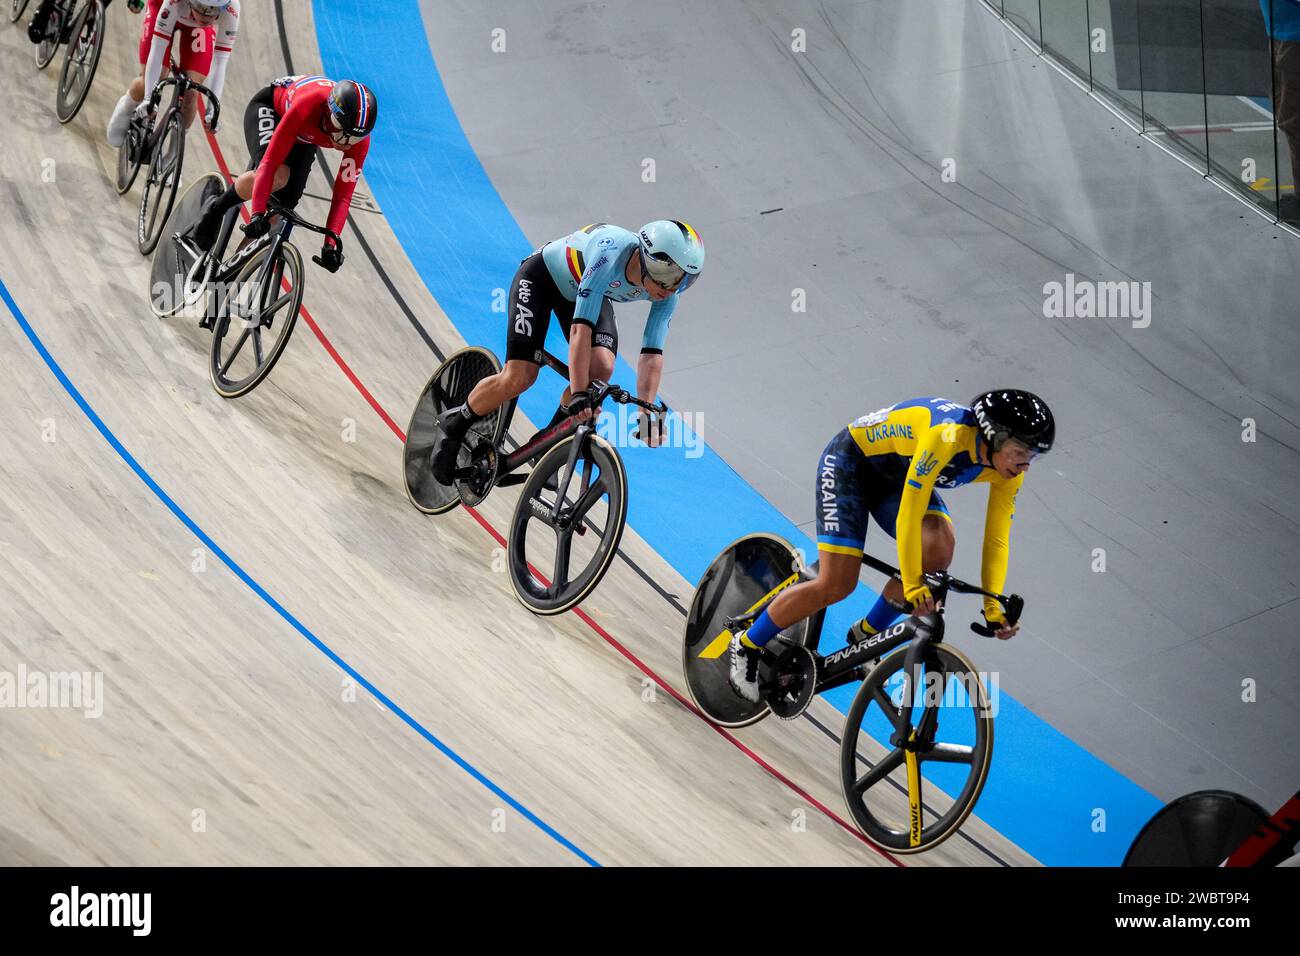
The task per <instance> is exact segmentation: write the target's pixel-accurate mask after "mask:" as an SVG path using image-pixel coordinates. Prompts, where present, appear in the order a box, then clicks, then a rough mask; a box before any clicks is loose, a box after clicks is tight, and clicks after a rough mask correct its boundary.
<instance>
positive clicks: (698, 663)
mask: <svg viewBox="0 0 1300 956" xmlns="http://www.w3.org/2000/svg"><path fill="white" fill-rule="evenodd" d="M806 578H807V572H806V571H805V570H804V567H803V562H802V560H801V558H800V555H799V552H798V551H796V550H795V548H794V546H793V545H791V544H790V542H789V541H786V540H785V539H784V538H782V537H780V536H779V535H775V534H766V533H762V534H749V535H745V537H743V538H740V539H739V540H737V541H733V542H732V543H731V544H729V545H728V546H727V547H726V548H724V549H723V550H722V552H721V553H720V554H719V555H718V556H717V557H716V558H714V559H713V563H711V564H710V565H709V567H708V568H707V569H706V570H705V572H704V576H703V577H701V578H700V582H699V584H697V585H696V586H695V595H694V597H693V598H692V599H691V607H690V610H689V612H688V613H687V615H686V629H685V634H684V639H683V643H682V672H683V675H684V676H685V680H686V688H687V690H688V691H689V692H690V695H691V700H693V701H694V702H695V706H696V707H698V708H699V709H700V710H701V712H703V714H704V715H705V716H706V717H708V718H709V720H711V721H713V722H714V723H715V724H718V725H719V726H721V727H747V726H749V725H750V724H753V723H757V722H758V721H760V720H762V719H763V718H764V717H766V716H767V715H768V714H769V713H770V712H771V710H770V708H769V706H768V704H767V702H766V701H765V700H760V701H759V702H758V703H750V702H749V701H747V700H745V699H744V698H743V697H740V696H739V695H738V694H737V693H736V692H735V691H734V690H732V689H731V683H730V679H729V675H730V670H731V657H730V653H729V650H730V645H731V638H732V632H731V631H729V630H728V629H727V626H726V622H727V621H728V619H730V618H736V617H741V616H748V617H753V616H755V615H757V614H758V612H759V611H760V610H761V609H762V608H763V607H764V606H766V605H767V603H768V602H769V601H770V600H771V599H772V598H773V597H775V596H776V595H777V594H779V593H780V592H781V591H783V590H785V589H786V588H787V587H790V586H791V585H793V584H797V583H798V582H799V581H801V580H805V579H806ZM810 626H811V621H809V620H804V621H800V622H799V623H798V624H796V625H794V626H793V627H790V628H787V629H786V630H785V631H783V632H782V638H783V639H784V640H786V641H789V642H792V643H798V644H803V645H806V644H808V642H809V640H808V631H809V627H810Z"/></svg>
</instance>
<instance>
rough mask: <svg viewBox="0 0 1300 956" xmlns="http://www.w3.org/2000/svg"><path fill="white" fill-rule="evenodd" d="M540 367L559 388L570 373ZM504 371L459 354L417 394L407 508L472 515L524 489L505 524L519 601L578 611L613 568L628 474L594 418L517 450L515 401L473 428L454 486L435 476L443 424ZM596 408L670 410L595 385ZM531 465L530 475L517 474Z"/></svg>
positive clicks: (538, 608) (472, 352) (559, 365)
mask: <svg viewBox="0 0 1300 956" xmlns="http://www.w3.org/2000/svg"><path fill="white" fill-rule="evenodd" d="M543 361H544V362H545V364H546V365H547V366H549V367H550V368H552V369H554V370H555V371H556V372H558V373H559V374H560V375H562V376H563V377H564V378H565V380H566V381H567V380H568V377H569V370H568V367H567V366H566V365H565V364H564V363H563V362H561V361H560V360H559V359H557V358H556V357H555V356H553V355H551V354H549V353H546V352H544V353H543ZM500 370H501V364H500V362H498V361H497V358H496V356H495V355H493V354H492V353H491V352H489V351H488V350H487V349H483V348H478V347H471V348H466V349H462V350H461V351H459V352H457V353H456V354H455V355H452V356H451V357H450V358H448V359H447V361H445V362H444V363H443V364H442V365H441V366H439V368H438V370H437V371H435V372H434V373H433V375H432V377H430V379H429V381H428V384H426V385H425V387H424V390H423V391H422V392H421V393H420V397H419V400H418V401H417V402H416V405H415V411H414V412H413V413H412V415H411V422H410V425H409V426H408V428H407V431H406V444H405V445H404V447H403V452H402V470H403V475H404V478H405V482H406V493H407V496H408V497H409V498H410V499H411V503H412V504H413V505H415V507H416V508H418V509H419V510H420V511H423V512H424V513H425V514H431V515H436V514H443V513H444V512H447V511H451V510H452V509H453V508H455V507H456V506H457V505H460V504H465V505H469V506H470V507H473V506H475V505H478V504H479V503H480V502H482V501H483V499H484V498H486V497H487V496H488V494H489V492H491V490H492V489H493V488H494V487H497V486H499V485H516V484H522V485H523V490H522V491H521V492H520V495H519V501H518V503H517V504H516V505H515V510H514V516H513V518H512V519H511V522H510V534H509V538H508V546H507V566H508V569H509V572H510V582H511V585H512V586H513V587H514V591H515V594H516V596H517V597H518V598H519V600H520V601H521V602H522V603H523V604H524V606H525V607H527V608H529V610H531V611H533V612H534V613H536V614H544V615H549V614H560V613H562V612H564V611H567V610H569V609H570V608H572V607H576V606H577V605H578V604H579V603H581V602H582V601H583V600H584V599H585V598H586V597H587V596H588V595H589V594H591V592H592V591H594V590H595V589H596V586H597V585H598V584H599V583H600V580H601V578H602V577H604V575H605V572H606V571H607V570H608V569H609V565H610V563H611V562H612V561H613V560H614V555H615V554H616V553H617V552H618V543H619V540H620V539H621V538H622V535H623V528H624V526H625V525H626V523H627V472H626V471H625V470H624V468H623V459H622V457H621V456H620V455H619V453H618V449H616V448H615V447H614V446H613V445H611V444H610V443H609V442H607V441H606V440H605V439H604V438H602V437H601V436H600V435H598V434H597V432H596V420H595V419H593V420H591V421H586V422H579V421H578V420H577V418H575V417H572V416H571V417H569V418H566V419H564V420H563V421H561V422H559V423H558V424H556V425H554V426H552V427H550V428H546V429H543V430H542V431H540V432H538V433H537V434H536V435H534V436H533V437H532V438H531V439H530V440H529V441H528V442H526V443H525V444H523V445H521V446H520V447H519V448H517V449H515V450H514V451H508V450H507V449H506V448H505V446H504V442H503V436H505V434H506V432H507V429H508V428H509V424H510V418H511V416H512V415H513V413H514V407H515V403H514V402H510V403H508V405H507V406H502V407H501V408H498V409H497V410H496V411H495V412H493V413H492V414H490V415H487V416H486V417H484V418H483V419H482V420H480V421H478V422H476V423H475V424H474V425H473V426H472V427H471V429H470V432H469V434H468V435H467V436H466V439H465V443H464V444H463V445H462V446H461V450H460V456H459V460H458V468H457V470H456V473H455V482H454V484H453V485H451V486H447V485H442V484H439V482H438V481H437V479H435V478H434V477H433V471H432V454H433V450H434V448H436V447H437V444H438V442H439V441H440V440H441V438H442V434H443V433H442V416H443V414H444V413H445V412H447V411H448V410H449V409H453V408H456V407H457V406H459V405H461V404H462V403H463V402H464V401H465V399H466V397H468V395H469V393H470V391H471V390H472V389H473V388H474V386H475V385H476V384H477V383H478V382H479V380H480V379H483V378H486V377H488V376H489V375H494V374H496V373H497V372H499V371H500ZM592 394H593V396H594V401H593V407H598V406H599V405H600V403H601V402H603V401H605V400H609V401H612V402H617V403H619V404H624V405H636V406H639V407H640V408H643V409H645V410H647V411H649V412H651V413H652V414H653V415H655V416H664V415H666V414H667V412H668V407H667V406H666V405H664V404H663V403H662V402H660V403H658V404H651V403H649V402H644V401H642V400H641V399H639V398H637V397H636V396H635V395H633V394H632V393H630V392H628V391H627V390H626V389H623V388H619V387H618V386H617V385H611V384H609V383H607V382H593V383H592ZM530 461H536V465H534V467H533V469H532V471H530V472H527V473H522V472H521V469H522V468H523V467H524V466H525V465H527V464H528V463H529V462H530Z"/></svg>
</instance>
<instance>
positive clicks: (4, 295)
mask: <svg viewBox="0 0 1300 956" xmlns="http://www.w3.org/2000/svg"><path fill="white" fill-rule="evenodd" d="M0 299H3V300H4V303H5V305H7V306H8V307H9V311H10V313H12V314H13V317H14V319H15V320H17V322H18V326H19V328H21V329H22V330H23V333H24V334H25V335H26V336H27V338H28V340H29V341H30V342H31V343H32V346H33V347H34V348H35V349H36V351H37V352H38V353H39V354H40V356H41V358H42V359H43V360H44V361H45V364H46V366H47V367H48V368H49V370H50V371H51V372H52V373H54V377H55V378H56V379H58V380H59V384H60V385H62V386H63V388H64V390H65V391H66V392H67V393H68V394H69V395H70V396H72V400H73V401H74V402H76V403H77V405H78V407H79V408H80V409H81V410H82V411H83V412H84V413H85V415H86V417H87V418H88V419H90V423H91V424H92V425H94V426H95V428H96V429H97V430H98V431H99V433H100V435H102V436H103V437H104V440H105V441H106V442H108V443H109V445H111V446H112V448H113V450H114V451H115V452H117V454H118V456H119V457H121V459H122V460H123V461H124V462H126V463H127V464H128V465H129V466H130V467H131V470H132V471H134V472H135V473H136V475H137V476H138V477H139V478H140V480H141V481H143V482H144V483H145V485H147V486H148V488H149V490H150V491H152V492H153V493H154V495H155V496H157V498H158V500H159V501H161V502H162V503H163V504H164V505H166V506H167V510H168V511H170V512H171V513H172V514H173V515H175V516H176V518H177V520H179V521H180V523H181V524H183V525H185V527H187V528H189V529H190V531H191V532H193V534H194V536H195V537H197V538H198V539H199V540H200V541H202V542H203V544H204V546H205V547H206V548H208V550H210V551H211V552H212V553H213V554H215V555H216V556H217V557H218V558H220V559H221V563H222V564H224V565H225V566H226V567H228V568H229V569H230V570H231V571H233V572H234V574H235V576H236V577H237V578H239V580H241V581H243V582H244V584H246V585H248V587H249V589H250V590H252V592H253V593H254V594H256V595H257V596H258V597H260V598H261V599H262V600H263V601H265V602H266V603H267V604H268V605H270V607H271V609H272V610H273V611H275V613H276V614H279V615H280V616H281V617H282V618H284V619H285V620H286V621H287V622H288V623H289V624H290V626H292V627H293V629H294V630H295V631H297V632H298V633H299V634H301V635H302V636H303V637H305V638H306V639H307V640H308V641H310V642H311V644H312V645H313V646H314V647H315V648H316V649H317V650H318V651H320V652H321V653H322V654H324V655H325V656H326V657H328V658H329V659H330V660H331V661H333V662H334V663H335V664H336V665H338V667H339V668H340V669H341V670H342V671H343V672H344V673H345V674H347V675H348V676H349V677H351V678H352V679H353V680H354V681H356V682H357V683H358V684H360V685H361V686H362V687H364V688H365V689H366V690H367V691H369V692H370V694H371V696H373V697H374V698H375V700H377V701H379V702H380V703H381V704H383V705H384V706H385V707H386V708H388V710H390V711H391V712H392V713H394V714H396V715H397V716H398V717H400V718H401V719H402V721H403V722H405V723H406V725H407V726H408V727H410V728H411V729H412V730H414V731H415V732H416V733H418V734H419V735H420V736H421V737H423V738H424V739H425V740H427V741H428V742H429V743H431V744H433V746H434V747H436V748H437V749H438V750H439V752H441V753H442V754H443V756H445V757H447V759H449V760H450V761H451V762H452V763H454V764H455V765H456V766H458V767H460V768H461V769H462V770H464V771H465V772H466V773H467V774H469V775H470V776H471V777H473V778H474V779H475V780H477V781H478V782H479V783H481V784H482V785H483V786H484V787H486V788H487V789H488V790H489V791H491V792H492V793H493V794H495V795H496V796H497V797H499V798H501V799H502V800H504V801H505V802H506V803H507V804H508V805H509V806H510V807H511V808H512V809H514V810H516V811H518V812H519V814H521V815H522V816H523V817H524V818H525V819H526V820H528V822H530V823H532V824H533V825H534V826H535V827H537V828H538V829H539V830H541V831H542V832H543V833H545V834H546V835H547V836H549V837H550V838H551V839H552V840H554V841H555V842H556V843H558V844H560V846H562V847H564V848H565V849H566V850H568V851H569V852H571V853H573V854H574V855H575V856H576V857H578V859H580V860H582V862H584V863H587V864H589V865H591V866H600V864H599V863H597V862H596V860H595V859H594V858H592V857H591V856H590V855H588V854H587V853H584V852H583V851H582V850H580V849H579V848H578V847H577V846H575V845H574V844H573V842H572V841H570V840H569V839H568V838H566V837H565V836H563V835H562V834H561V833H560V832H559V831H558V830H556V829H555V828H554V827H552V826H551V825H550V824H548V823H546V822H545V821H544V820H542V819H541V818H540V817H539V816H537V814H535V813H533V812H532V811H531V810H529V809H528V808H527V807H525V806H524V805H523V804H522V803H520V802H519V801H518V800H516V799H515V798H514V797H512V796H510V794H508V793H506V792H505V791H504V790H502V789H501V787H499V786H497V784H495V783H494V782H493V781H492V780H490V779H489V778H488V777H487V776H485V775H484V774H483V772H482V771H480V770H479V769H478V768H477V767H475V766H474V765H473V764H471V763H469V761H467V760H465V758H464V757H462V756H461V755H460V754H458V753H456V751H454V750H452V749H451V748H450V747H448V746H447V745H446V744H445V743H443V742H442V741H441V740H439V739H438V738H437V737H435V736H434V735H433V734H432V733H431V732H430V731H429V730H428V729H427V728H425V727H424V725H423V724H421V723H420V722H419V721H418V720H416V719H415V718H414V717H412V716H411V715H410V714H408V713H407V712H406V711H405V710H403V709H402V708H401V707H399V706H398V705H397V704H395V703H394V702H393V701H392V700H390V699H389V698H388V696H387V695H385V694H384V693H383V691H381V690H380V689H379V688H378V687H376V686H375V685H374V684H372V683H370V681H368V680H366V678H365V677H363V676H362V675H361V674H359V673H358V672H357V671H356V670H355V669H353V667H352V665H351V664H349V663H348V662H347V661H345V660H343V658H341V657H339V656H338V654H336V653H334V651H333V650H332V649H331V648H330V647H329V645H327V644H326V643H325V642H324V641H322V640H321V639H320V638H318V637H317V636H316V635H315V634H313V633H312V632H311V631H310V630H308V629H307V626H306V625H305V624H303V623H302V622H301V621H299V620H298V619H297V618H296V617H294V616H293V614H292V613H290V612H289V610H288V609H287V608H285V607H284V605H282V604H281V603H280V602H279V601H277V600H276V599H275V598H273V597H271V595H270V594H268V593H267V591H266V589H265V588H264V587H262V586H261V585H260V584H258V583H257V582H256V581H255V580H253V578H252V576H251V575H249V573H248V572H247V571H245V570H244V569H243V568H242V567H240V566H239V565H238V564H237V563H235V560H234V559H233V558H231V557H230V555H228V554H226V552H225V551H223V550H222V549H221V548H220V547H219V546H218V545H217V543H216V542H215V541H213V540H212V538H210V537H209V536H208V534H207V532H205V531H204V530H203V529H202V528H200V527H199V526H198V525H197V524H196V523H195V522H194V519H192V518H191V517H190V516H189V515H187V514H186V513H185V512H184V511H183V510H182V509H181V506H180V505H178V504H177V503H176V502H175V501H173V500H172V497H171V496H170V495H169V494H167V492H165V491H163V489H162V487H161V486H160V485H159V484H158V482H156V481H154V479H153V477H152V476H151V475H150V474H149V472H147V471H145V469H144V467H143V466H141V464H140V463H139V462H138V461H136V460H135V457H134V456H133V455H132V454H131V453H130V452H129V451H127V450H126V447H125V446H124V445H123V444H122V443H121V442H120V441H118V439H117V436H116V435H114V434H113V432H112V431H111V430H109V427H108V426H107V425H105V424H104V421H103V419H101V418H100V417H99V415H98V414H97V413H96V412H95V410H94V409H93V408H91V407H90V403H89V402H87V401H86V399H85V397H84V396H83V395H82V394H81V392H80V391H78V390H77V387H76V386H75V385H73V384H72V380H71V379H69V378H68V376H67V374H66V373H65V372H64V371H63V369H62V367H61V366H60V365H59V363H58V362H56V361H55V360H54V356H53V355H51V354H50V351H49V349H47V348H46V347H45V343H44V342H42V341H41V338H40V336H39V335H37V334H36V330H35V329H33V328H32V326H31V324H30V323H29V322H28V321H27V318H26V316H24V315H23V312H22V310H21V309H19V308H18V303H17V302H15V301H14V299H13V296H12V295H11V294H10V293H9V287H8V286H6V285H5V283H4V281H3V280H0Z"/></svg>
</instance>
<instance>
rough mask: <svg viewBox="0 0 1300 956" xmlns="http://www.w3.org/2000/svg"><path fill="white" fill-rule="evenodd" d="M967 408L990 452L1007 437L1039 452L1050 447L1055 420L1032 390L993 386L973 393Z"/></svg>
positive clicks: (1054, 429) (999, 446)
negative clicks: (979, 392)
mask: <svg viewBox="0 0 1300 956" xmlns="http://www.w3.org/2000/svg"><path fill="white" fill-rule="evenodd" d="M970 409H971V411H972V412H973V413H974V414H975V424H977V425H978V426H979V428H980V431H982V432H983V433H984V438H985V440H986V441H987V442H988V443H989V447H990V448H992V449H993V450H994V451H997V450H998V449H999V448H1001V447H1002V445H1003V443H1004V442H1005V441H1006V440H1007V439H1008V438H1014V439H1015V440H1016V441H1018V442H1020V443H1021V444H1022V445H1024V446H1025V447H1026V448H1028V449H1029V450H1030V451H1035V452H1038V453H1039V454H1042V453H1044V452H1049V451H1051V450H1052V442H1053V441H1055V440H1056V420H1055V419H1053V418H1052V410H1051V409H1050V408H1048V407H1047V403H1046V402H1044V401H1043V400H1042V399H1041V398H1039V397H1038V396H1037V395H1035V394H1034V393H1033V392H1022V391H1020V390H1019V389H1015V388H997V389H994V390H993V391H991V392H984V393H982V394H980V395H977V396H975V400H974V401H973V402H971V406H970Z"/></svg>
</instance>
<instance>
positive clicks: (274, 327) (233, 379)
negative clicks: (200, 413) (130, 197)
mask: <svg viewBox="0 0 1300 956" xmlns="http://www.w3.org/2000/svg"><path fill="white" fill-rule="evenodd" d="M225 191H226V181H225V180H224V179H223V178H222V177H221V176H220V175H218V174H217V173H207V174H206V175H204V176H203V177H202V178H201V179H199V180H198V181H197V182H195V183H194V184H193V185H191V186H190V187H189V189H187V190H186V191H185V194H184V195H183V196H181V198H180V201H179V202H177V204H176V209H175V211H174V212H173V213H172V215H171V217H170V218H169V220H168V222H167V225H166V226H165V227H164V229H163V232H164V233H165V234H166V236H167V238H166V239H165V240H164V241H162V242H160V243H159V244H158V249H157V251H156V252H155V253H154V258H153V266H152V270H151V275H150V290H151V295H150V300H151V303H152V305H153V310H154V314H155V315H157V316H159V317H160V318H161V317H164V316H169V315H176V314H179V313H182V312H184V313H187V314H189V315H191V316H195V315H197V316H198V317H199V319H200V321H199V326H200V327H201V328H205V329H208V330H210V331H211V332H212V345H211V349H210V352H209V362H208V375H209V378H210V379H211V381H212V387H213V388H214V389H215V390H216V392H217V394H218V395H220V396H221V397H222V398H238V397H240V396H241V395H247V394H248V393H249V392H251V391H252V390H253V389H254V388H256V387H257V386H258V385H259V384H260V383H261V382H262V381H263V380H264V379H265V378H266V377H267V376H268V375H270V374H271V369H272V368H273V367H274V366H275V363H276V361H277V360H278V359H279V358H280V356H281V355H282V354H283V353H284V350H285V347H286V346H288V344H289V338H290V336H292V335H293V329H294V326H295V325H296V324H297V321H298V312H299V310H300V309H301V307H302V297H303V290H304V289H305V287H306V280H305V276H304V274H303V264H302V255H301V254H300V253H299V252H298V249H297V247H296V246H295V245H294V244H293V243H292V242H290V241H289V239H290V236H291V235H292V233H293V229H294V227H295V226H300V227H302V228H304V229H310V230H311V231H313V232H318V233H320V234H322V235H326V236H330V237H332V238H333V240H334V242H335V244H336V245H337V246H338V248H339V249H340V251H341V250H342V248H343V240H342V239H341V238H340V237H339V236H337V235H335V234H334V233H333V232H331V231H330V230H328V229H326V228H325V227H323V226H318V225H315V224H314V223H311V222H308V221H307V220H306V219H303V218H302V217H301V216H299V215H297V214H296V213H295V212H293V211H292V210H290V209H285V208H283V207H281V206H279V205H277V204H276V203H275V201H274V199H272V201H271V204H270V206H269V207H268V211H269V212H270V213H271V214H272V215H274V216H276V217H278V223H276V224H275V225H273V226H272V227H271V231H270V232H269V233H267V234H266V235H265V236H262V237H260V238H258V239H254V240H251V241H247V242H245V243H243V244H241V245H240V246H239V247H238V248H236V249H235V251H234V252H233V253H231V254H229V255H227V252H226V247H227V246H228V245H229V244H230V238H231V235H232V234H233V232H234V229H235V223H236V221H238V219H239V209H238V207H236V208H233V209H231V210H230V211H229V212H227V213H226V216H225V218H224V219H223V220H222V223H221V230H220V232H219V233H218V235H217V239H216V242H215V243H214V244H213V246H212V249H211V251H210V252H209V253H207V254H204V253H202V252H201V251H200V250H199V249H198V248H196V247H195V245H194V244H193V242H192V241H191V240H190V239H189V238H188V237H187V235H186V232H185V230H186V229H188V228H189V226H191V225H193V224H194V223H195V222H196V221H197V220H198V218H199V215H200V214H201V212H202V210H203V205H204V203H205V202H206V201H207V200H208V199H209V198H211V197H215V196H219V195H221V194H222V193H224V192H225ZM312 261H314V262H316V263H317V264H319V263H320V257H319V256H313V257H312Z"/></svg>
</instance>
